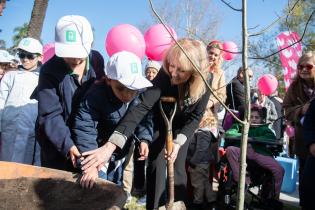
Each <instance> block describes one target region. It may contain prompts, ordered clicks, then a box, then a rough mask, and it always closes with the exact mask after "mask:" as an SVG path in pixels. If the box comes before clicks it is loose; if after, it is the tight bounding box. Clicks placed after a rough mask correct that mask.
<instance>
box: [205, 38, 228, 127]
mask: <svg viewBox="0 0 315 210" xmlns="http://www.w3.org/2000/svg"><path fill="white" fill-rule="evenodd" d="M222 48H223V46H222V44H221V43H220V42H219V41H212V42H210V43H209V44H208V46H207V53H208V62H209V64H208V65H209V69H208V72H209V74H210V75H211V83H210V85H211V88H212V90H214V93H215V94H216V95H217V96H218V97H219V99H220V100H221V101H222V102H225V99H226V87H225V77H224V72H223V70H222V68H221V65H222V62H223V57H222V53H223V51H222V50H221V49H222ZM220 106H221V105H220V103H219V101H218V100H217V99H216V98H215V97H214V95H211V96H210V98H209V102H208V105H207V108H206V112H205V114H204V116H203V118H202V120H201V123H200V127H201V128H205V127H210V128H213V127H217V126H218V111H219V109H220Z"/></svg>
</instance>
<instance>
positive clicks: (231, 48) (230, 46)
mask: <svg viewBox="0 0 315 210" xmlns="http://www.w3.org/2000/svg"><path fill="white" fill-rule="evenodd" d="M223 50H226V51H228V52H226V51H224V53H223V59H224V60H227V61H229V60H232V59H234V58H235V57H236V55H237V54H236V52H238V50H237V45H236V44H235V43H234V42H231V41H227V42H224V43H223ZM233 52H235V53H233Z"/></svg>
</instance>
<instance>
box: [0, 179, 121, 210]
mask: <svg viewBox="0 0 315 210" xmlns="http://www.w3.org/2000/svg"><path fill="white" fill-rule="evenodd" d="M105 185H106V186H105ZM111 186H112V187H111ZM113 186H114V187H113ZM124 201H125V196H124V194H122V190H121V189H120V188H118V187H117V186H115V185H110V184H108V183H98V184H97V185H95V186H94V187H93V188H92V189H83V188H81V187H80V185H79V184H78V183H74V182H71V181H67V180H58V179H39V178H19V179H0V209H5V210H14V209H27V210H29V209H36V210H37V209H41V210H42V209H45V210H46V209H47V210H48V209H49V210H50V209H51V210H56V209H84V210H85V209H93V210H99V209H119V207H122V205H123V204H124Z"/></svg>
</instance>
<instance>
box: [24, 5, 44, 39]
mask: <svg viewBox="0 0 315 210" xmlns="http://www.w3.org/2000/svg"><path fill="white" fill-rule="evenodd" d="M47 6H48V0H35V1H34V6H33V10H32V16H31V20H30V23H29V27H28V31H27V36H29V37H33V38H34V39H37V40H40V35H41V33H42V29H43V24H44V19H45V16H46V10H47Z"/></svg>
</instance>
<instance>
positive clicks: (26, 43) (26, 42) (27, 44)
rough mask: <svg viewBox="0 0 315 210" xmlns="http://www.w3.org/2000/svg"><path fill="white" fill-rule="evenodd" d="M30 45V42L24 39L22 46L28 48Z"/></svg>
mask: <svg viewBox="0 0 315 210" xmlns="http://www.w3.org/2000/svg"><path fill="white" fill-rule="evenodd" d="M30 44H31V41H30V40H28V39H26V40H24V42H23V46H26V47H27V46H29V45H30Z"/></svg>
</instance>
